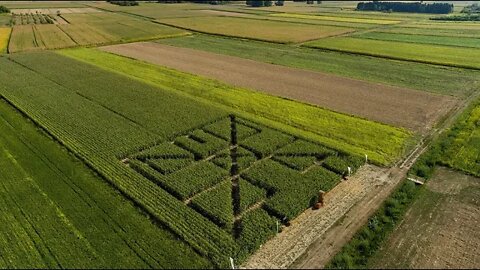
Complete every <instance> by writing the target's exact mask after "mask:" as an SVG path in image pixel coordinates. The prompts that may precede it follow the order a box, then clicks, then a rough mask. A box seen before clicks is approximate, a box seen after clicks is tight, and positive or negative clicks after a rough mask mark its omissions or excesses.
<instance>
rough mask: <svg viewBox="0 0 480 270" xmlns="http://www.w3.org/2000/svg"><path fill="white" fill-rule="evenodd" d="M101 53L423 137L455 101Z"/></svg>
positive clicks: (154, 49)
mask: <svg viewBox="0 0 480 270" xmlns="http://www.w3.org/2000/svg"><path fill="white" fill-rule="evenodd" d="M101 49H102V50H104V51H108V52H112V53H116V54H119V55H124V56H128V57H132V58H136V59H139V60H143V61H147V62H150V63H154V64H158V65H162V66H167V67H170V68H173V69H177V70H180V71H185V72H189V73H193V74H197V75H201V76H204V77H208V78H213V79H217V80H220V81H223V82H225V83H228V84H231V85H235V86H239V87H246V88H250V89H255V90H257V91H261V92H264V93H268V94H271V95H275V96H281V97H285V98H289V99H293V100H298V101H302V102H306V103H310V104H314V105H318V106H321V107H324V108H328V109H331V110H334V111H338V112H343V113H347V114H352V115H356V116H360V117H364V118H367V119H370V120H374V121H378V122H381V123H386V124H390V125H394V126H399V127H405V128H408V129H410V130H413V131H417V132H420V133H422V134H424V133H426V132H428V130H430V129H431V128H432V126H433V125H434V123H435V122H436V121H437V120H438V119H440V118H441V117H442V116H443V115H445V114H446V113H447V112H448V111H449V110H450V109H451V108H452V107H453V106H454V105H455V104H456V103H457V102H458V100H457V99H455V98H453V97H447V96H442V95H437V94H432V93H427V92H422V91H417V90H411V89H405V88H400V87H393V86H386V85H382V84H376V83H370V82H365V81H360V80H354V79H348V78H343V77H339V76H335V75H331V74H324V73H320V72H313V71H307V70H302V69H296V68H289V67H284V66H279V65H272V64H267V63H262V62H256V61H252V60H247V59H242V58H238V57H232V56H226V55H219V54H214V53H209V52H203V51H199V50H193V49H188V48H177V47H172V46H168V45H162V44H158V43H153V42H141V43H130V44H121V45H113V46H106V47H103V48H101Z"/></svg>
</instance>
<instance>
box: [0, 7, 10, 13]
mask: <svg viewBox="0 0 480 270" xmlns="http://www.w3.org/2000/svg"><path fill="white" fill-rule="evenodd" d="M0 13H10V9H8V8H7V7H5V6H0Z"/></svg>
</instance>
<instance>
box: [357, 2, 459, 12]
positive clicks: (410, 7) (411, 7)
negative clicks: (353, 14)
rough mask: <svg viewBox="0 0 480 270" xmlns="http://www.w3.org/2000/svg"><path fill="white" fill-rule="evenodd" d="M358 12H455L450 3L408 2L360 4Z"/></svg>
mask: <svg viewBox="0 0 480 270" xmlns="http://www.w3.org/2000/svg"><path fill="white" fill-rule="evenodd" d="M357 10H361V11H389V12H414V13H433V14H448V13H451V12H453V4H448V3H432V4H424V3H420V2H417V3H406V2H379V1H373V2H360V3H358V4H357Z"/></svg>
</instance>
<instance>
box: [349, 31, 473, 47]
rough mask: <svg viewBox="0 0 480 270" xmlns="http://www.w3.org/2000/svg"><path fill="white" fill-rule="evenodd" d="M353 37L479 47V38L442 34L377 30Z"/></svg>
mask: <svg viewBox="0 0 480 270" xmlns="http://www.w3.org/2000/svg"><path fill="white" fill-rule="evenodd" d="M355 37H357V38H365V39H375V40H386V41H400V42H409V43H420V44H434V45H445V46H458V47H467V48H480V38H466V37H442V36H434V35H409V34H395V33H379V32H369V33H364V34H360V35H355Z"/></svg>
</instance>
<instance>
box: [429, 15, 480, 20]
mask: <svg viewBox="0 0 480 270" xmlns="http://www.w3.org/2000/svg"><path fill="white" fill-rule="evenodd" d="M430 20H436V21H458V22H467V21H480V14H468V15H455V16H443V17H434V18H430Z"/></svg>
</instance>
